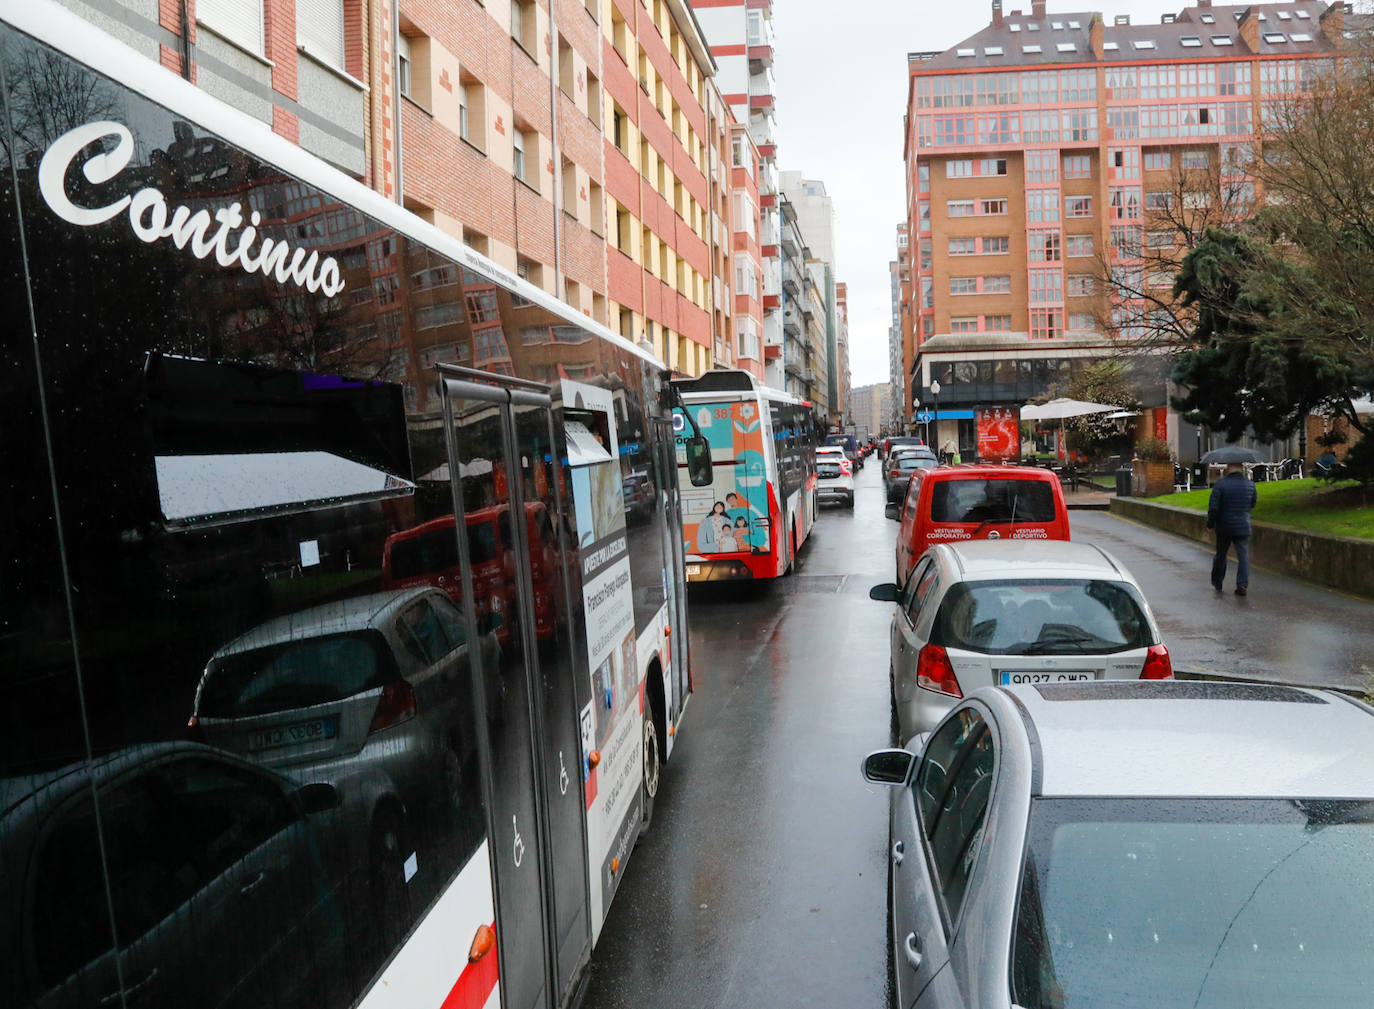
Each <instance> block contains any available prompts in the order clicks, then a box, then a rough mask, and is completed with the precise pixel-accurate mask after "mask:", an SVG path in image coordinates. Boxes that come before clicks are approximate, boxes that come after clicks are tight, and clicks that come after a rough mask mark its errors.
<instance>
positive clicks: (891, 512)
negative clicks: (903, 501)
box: [883, 501, 902, 519]
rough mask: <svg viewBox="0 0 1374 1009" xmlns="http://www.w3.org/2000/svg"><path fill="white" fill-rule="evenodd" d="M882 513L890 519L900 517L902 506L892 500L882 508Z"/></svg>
mask: <svg viewBox="0 0 1374 1009" xmlns="http://www.w3.org/2000/svg"><path fill="white" fill-rule="evenodd" d="M883 514H884V515H886V516H887V517H888V518H890V519H900V518H901V517H902V506H901V505H900V504H899V503H898V502H896V501H893V502H892V503H891V504H890V505H888V506H887V507H886V508H884V509H883Z"/></svg>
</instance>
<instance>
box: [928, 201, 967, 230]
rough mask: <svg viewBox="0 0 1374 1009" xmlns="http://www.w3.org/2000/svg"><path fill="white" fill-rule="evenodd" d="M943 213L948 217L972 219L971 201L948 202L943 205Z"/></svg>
mask: <svg viewBox="0 0 1374 1009" xmlns="http://www.w3.org/2000/svg"><path fill="white" fill-rule="evenodd" d="M945 212H946V213H947V214H949V216H950V217H972V216H973V201H972V200H950V201H949V202H948V203H946V204H945ZM922 230H924V229H922Z"/></svg>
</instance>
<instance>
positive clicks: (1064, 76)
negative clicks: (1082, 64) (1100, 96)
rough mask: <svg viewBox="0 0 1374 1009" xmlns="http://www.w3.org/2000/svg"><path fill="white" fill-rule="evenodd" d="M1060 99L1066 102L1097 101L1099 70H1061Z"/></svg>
mask: <svg viewBox="0 0 1374 1009" xmlns="http://www.w3.org/2000/svg"><path fill="white" fill-rule="evenodd" d="M1059 100H1060V101H1062V102H1065V103H1067V102H1095V101H1097V71H1096V70H1061V71H1060V72H1059Z"/></svg>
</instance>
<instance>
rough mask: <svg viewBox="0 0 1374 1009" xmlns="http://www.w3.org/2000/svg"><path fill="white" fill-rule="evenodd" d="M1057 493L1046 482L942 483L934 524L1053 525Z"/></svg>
mask: <svg viewBox="0 0 1374 1009" xmlns="http://www.w3.org/2000/svg"><path fill="white" fill-rule="evenodd" d="M1056 517H1057V516H1056V513H1055V506H1054V489H1053V487H1051V485H1050V484H1049V483H1047V482H1046V481H1043V480H998V479H995V478H994V479H986V480H940V481H938V482H937V483H936V484H935V486H934V487H933V488H932V490H931V502H930V518H931V521H933V522H1053V521H1054V520H1055V518H1056Z"/></svg>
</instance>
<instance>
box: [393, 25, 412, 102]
mask: <svg viewBox="0 0 1374 1009" xmlns="http://www.w3.org/2000/svg"><path fill="white" fill-rule="evenodd" d="M410 86H411V82H410V39H409V38H407V37H406V36H405V35H401V34H399V33H398V34H397V35H396V87H397V88H398V89H399V90H400V92H401V94H403V95H405V96H406V97H407V98H410V99H412V100H414V98H415V96H414V95H412V94H411V93H410Z"/></svg>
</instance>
